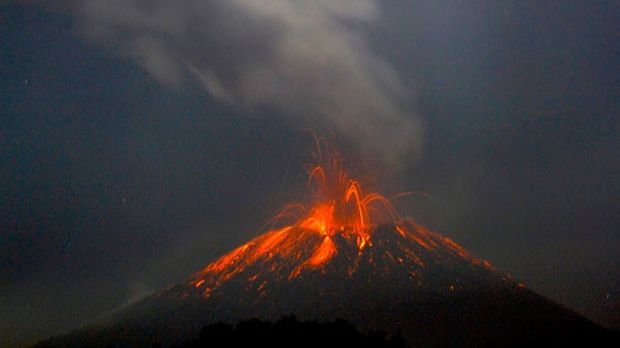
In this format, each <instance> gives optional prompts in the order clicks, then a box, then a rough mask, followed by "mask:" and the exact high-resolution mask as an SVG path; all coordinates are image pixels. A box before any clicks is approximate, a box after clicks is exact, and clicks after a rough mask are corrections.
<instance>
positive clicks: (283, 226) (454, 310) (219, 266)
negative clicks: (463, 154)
mask: <svg viewBox="0 0 620 348" xmlns="http://www.w3.org/2000/svg"><path fill="white" fill-rule="evenodd" d="M315 140H316V144H317V147H316V148H317V151H316V161H317V163H318V164H317V165H315V166H311V167H310V168H309V173H310V174H309V180H308V187H309V189H310V192H311V195H309V197H308V199H307V200H306V201H303V202H296V203H291V204H288V205H286V206H285V207H284V208H283V209H282V210H281V211H280V212H279V213H278V214H276V216H275V217H274V218H273V219H272V221H270V223H269V225H270V226H271V227H270V228H269V229H268V230H267V231H266V232H264V233H262V234H260V235H258V236H257V237H255V238H254V239H252V240H250V241H248V242H247V243H245V244H243V245H241V246H239V247H237V248H235V249H234V250H232V251H230V252H229V253H227V254H225V255H224V256H222V257H220V258H219V259H217V260H215V261H213V262H211V263H209V264H208V265H207V266H205V267H204V268H203V269H202V270H200V271H198V272H196V273H195V274H193V275H191V276H190V277H188V278H187V279H186V280H185V281H183V282H181V283H179V284H175V285H173V286H171V287H169V288H168V289H165V290H163V291H160V292H158V293H156V294H154V295H152V296H150V297H148V298H146V299H144V300H142V301H140V302H138V303H136V304H134V305H132V306H130V307H128V308H126V309H124V310H122V311H120V312H118V313H116V314H114V315H112V316H110V317H108V318H106V319H105V320H101V321H99V322H97V323H96V324H94V325H92V326H90V327H88V328H85V329H82V330H80V331H77V332H74V333H72V334H69V335H66V336H62V337H58V338H53V339H50V340H48V341H45V342H42V343H41V344H40V345H39V346H42V347H53V346H63V347H66V346H108V345H113V346H151V345H152V344H153V343H154V342H161V343H164V344H172V343H180V342H183V341H186V340H188V339H189V338H192V337H194V336H196V335H197V332H198V331H199V330H200V328H201V327H203V326H205V325H208V324H212V323H216V322H230V323H235V322H238V321H240V320H246V319H249V318H260V319H264V320H277V319H279V318H280V317H281V316H283V315H295V316H296V317H298V318H300V319H302V320H318V321H329V320H334V319H344V320H346V321H349V322H351V323H353V324H354V325H356V326H357V327H358V328H360V329H361V330H381V331H384V332H387V333H388V334H390V335H401V336H402V337H403V338H404V340H405V342H406V343H407V344H408V345H410V346H412V347H427V346H459V347H463V346H465V347H467V346H472V347H473V346H475V347H479V346H498V345H501V346H516V345H523V344H531V343H550V344H563V343H566V344H568V343H572V344H574V343H575V342H577V343H583V344H589V345H591V344H593V343H594V344H600V345H605V344H608V343H609V344H611V343H612V342H614V341H615V342H614V343H617V342H618V335H617V334H616V333H613V332H609V331H607V330H606V329H603V328H601V327H599V326H597V325H595V324H593V323H591V322H590V321H588V320H586V319H585V318H583V317H581V316H580V315H578V314H576V313H573V312H571V311H570V310H568V309H565V308H563V307H562V306H560V305H557V304H555V303H553V302H551V301H549V300H547V299H545V298H544V297H542V296H540V295H538V294H536V293H534V292H532V291H530V290H529V289H528V288H527V287H526V286H525V285H524V284H523V283H521V282H518V281H516V280H514V279H513V278H512V277H511V276H509V275H508V274H506V273H503V272H501V271H498V270H496V269H495V268H494V267H493V266H492V265H491V263H490V262H488V261H486V260H483V259H481V258H478V257H476V256H474V255H473V254H472V253H470V252H469V251H467V250H465V249H464V248H462V247H461V246H459V245H458V244H457V243H456V242H455V241H453V240H452V239H450V238H448V237H446V236H444V235H441V234H439V233H437V232H434V231H431V230H429V229H428V228H426V227H424V226H422V225H420V224H419V223H417V222H416V221H415V220H414V219H412V218H402V217H400V216H399V214H398V212H397V211H396V209H395V208H394V207H393V205H392V203H391V201H390V200H388V199H387V198H385V197H384V196H382V195H380V194H378V193H365V192H364V191H363V190H362V186H361V184H360V182H359V181H358V180H355V179H352V178H350V177H349V175H348V174H347V172H346V171H344V170H343V161H342V159H341V157H340V156H339V154H338V153H337V152H336V151H333V150H331V149H330V148H329V147H328V146H327V143H326V142H325V141H324V140H322V139H318V138H316V139H315ZM406 194H407V193H406ZM401 196H402V195H401ZM328 343H329V342H326V344H327V345H329V344H328Z"/></svg>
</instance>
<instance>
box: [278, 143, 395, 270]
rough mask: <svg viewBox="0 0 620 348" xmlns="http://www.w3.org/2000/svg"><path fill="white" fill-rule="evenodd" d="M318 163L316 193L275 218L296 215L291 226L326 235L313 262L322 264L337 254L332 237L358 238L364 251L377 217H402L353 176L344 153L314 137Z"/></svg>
mask: <svg viewBox="0 0 620 348" xmlns="http://www.w3.org/2000/svg"><path fill="white" fill-rule="evenodd" d="M314 140H315V144H316V153H315V156H316V158H317V164H316V165H314V166H313V167H311V169H310V171H309V176H308V183H307V185H308V191H309V192H311V193H312V197H311V198H310V203H309V204H303V203H299V202H297V203H291V204H288V205H286V206H284V208H282V210H281V211H280V212H279V213H278V214H277V215H276V216H275V217H274V218H273V219H272V220H271V222H272V223H273V224H276V223H277V222H278V221H279V220H281V219H284V218H291V217H293V218H296V222H295V223H293V224H292V225H291V226H292V227H295V228H301V229H305V230H310V231H313V232H315V233H318V234H320V235H322V236H324V237H326V239H325V241H324V242H323V243H322V244H321V247H320V248H319V249H318V250H317V255H315V256H316V257H313V258H311V260H313V261H312V262H311V263H312V264H320V263H321V262H320V261H321V260H326V259H329V257H330V256H331V255H332V254H333V251H332V250H331V248H332V247H330V243H329V241H328V240H329V238H330V237H332V236H333V235H335V234H337V233H340V234H343V235H344V236H346V237H348V238H351V237H354V238H356V242H357V246H358V248H359V250H360V251H361V250H362V249H363V248H364V247H365V246H367V245H369V244H370V231H371V230H372V227H373V226H374V225H375V224H374V221H375V218H379V217H380V218H383V219H385V218H386V217H387V218H388V219H389V220H390V221H397V220H398V219H399V216H398V213H397V211H396V209H395V208H394V206H393V205H392V203H390V201H389V200H388V199H387V198H386V197H384V196H383V195H381V194H379V193H376V192H369V193H367V192H364V191H363V190H362V185H361V183H360V181H359V180H357V179H354V178H352V177H351V176H349V174H348V172H347V171H346V170H345V169H344V166H343V160H342V157H341V156H340V153H339V152H338V151H336V150H334V149H332V148H330V147H329V145H328V143H327V141H326V140H325V139H324V138H322V137H316V136H314Z"/></svg>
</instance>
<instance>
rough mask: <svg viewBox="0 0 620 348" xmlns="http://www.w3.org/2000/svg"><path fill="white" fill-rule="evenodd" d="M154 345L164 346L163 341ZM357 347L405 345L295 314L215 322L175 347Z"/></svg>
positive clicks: (399, 347)
mask: <svg viewBox="0 0 620 348" xmlns="http://www.w3.org/2000/svg"><path fill="white" fill-rule="evenodd" d="M154 346H160V347H163V346H162V345H161V344H155V345H154ZM251 346H254V347H270V348H280V347H282V348H284V347H287V348H288V347H300V348H317V347H358V348H405V347H406V346H405V343H404V341H403V340H402V338H401V337H400V336H398V335H397V336H394V337H387V334H386V333H384V332H377V331H370V332H367V333H361V332H360V331H358V330H357V329H356V328H355V326H353V325H352V324H350V323H348V322H346V321H344V320H335V321H332V322H326V323H319V322H316V321H298V320H297V319H296V318H295V316H290V317H282V318H281V319H280V320H278V321H277V322H275V323H272V322H270V321H261V320H259V319H251V320H246V321H242V322H239V323H238V324H236V325H231V324H226V323H216V324H212V325H208V326H205V327H204V328H202V329H201V330H200V335H199V338H198V339H194V340H191V341H188V342H186V343H183V344H180V345H173V346H172V347H175V348H203V347H204V348H206V347H209V348H225V347H226V348H228V347H251Z"/></svg>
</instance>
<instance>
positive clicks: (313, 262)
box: [308, 236, 337, 267]
mask: <svg viewBox="0 0 620 348" xmlns="http://www.w3.org/2000/svg"><path fill="white" fill-rule="evenodd" d="M336 251H337V250H336V246H335V245H334V242H333V241H332V239H331V238H330V237H329V236H325V237H324V238H323V242H322V243H321V245H320V246H319V248H318V249H316V250H315V251H314V253H313V254H312V256H311V257H310V258H309V259H308V265H310V266H313V267H317V266H320V265H322V264H324V263H326V262H327V261H329V259H331V258H332V256H333V255H334V254H335V253H336Z"/></svg>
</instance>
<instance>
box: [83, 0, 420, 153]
mask: <svg viewBox="0 0 620 348" xmlns="http://www.w3.org/2000/svg"><path fill="white" fill-rule="evenodd" d="M78 13H79V18H80V19H81V32H82V33H83V34H84V35H86V36H87V37H88V38H90V39H93V40H95V41H98V42H100V43H103V44H105V45H109V46H111V47H113V49H115V50H117V51H118V52H119V53H121V54H122V55H124V56H126V57H129V58H131V59H132V60H134V61H135V62H136V63H137V64H139V66H140V67H142V68H143V69H144V70H146V71H147V72H148V73H150V74H151V75H152V76H153V77H154V78H155V79H157V80H158V81H159V82H161V83H162V84H164V85H167V86H172V87H176V86H180V85H182V84H183V83H186V82H187V81H188V79H195V80H196V81H198V82H199V83H200V85H201V86H203V87H204V88H205V90H207V91H208V92H209V93H210V94H211V95H212V96H213V97H215V98H217V99H219V100H221V101H223V102H226V103H230V104H232V105H235V106H238V107H241V108H243V109H247V110H261V109H263V108H267V109H273V110H277V111H278V112H279V113H281V114H282V115H284V116H285V117H288V118H290V119H291V120H292V121H293V122H294V123H293V124H294V125H299V126H303V127H307V126H310V127H314V126H315V125H320V126H321V127H322V128H327V129H330V128H333V129H335V130H336V132H337V133H338V134H339V135H343V136H344V137H346V138H348V140H352V141H353V142H354V143H356V144H358V145H359V146H360V147H361V148H362V150H364V151H366V152H367V153H368V154H371V155H373V156H376V157H380V158H382V159H383V160H384V161H385V162H386V163H392V164H393V163H395V162H396V160H397V159H398V158H399V157H400V156H403V155H411V154H415V153H416V149H417V148H418V147H419V144H420V142H421V137H422V133H423V132H422V128H421V126H420V124H419V121H418V120H417V119H416V117H415V115H414V113H413V112H412V110H411V107H410V101H411V97H412V96H411V92H410V91H409V90H408V88H407V87H406V86H404V85H403V83H402V82H401V81H400V79H399V77H398V74H397V72H396V71H395V69H394V68H393V67H392V66H390V64H388V63H387V62H386V61H385V60H384V59H382V58H381V57H380V56H379V55H377V54H375V53H374V52H372V50H371V48H370V47H369V46H368V43H367V41H366V40H365V38H364V33H363V28H364V27H365V26H367V25H371V24H372V22H373V21H375V20H377V19H378V16H379V15H380V12H379V3H378V1H373V0H315V1H305V0H303V1H296V0H269V1H254V0H210V1H203V0H180V1H167V0H106V1H101V0H86V1H84V2H82V3H81V4H80V6H79V9H78Z"/></svg>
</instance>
